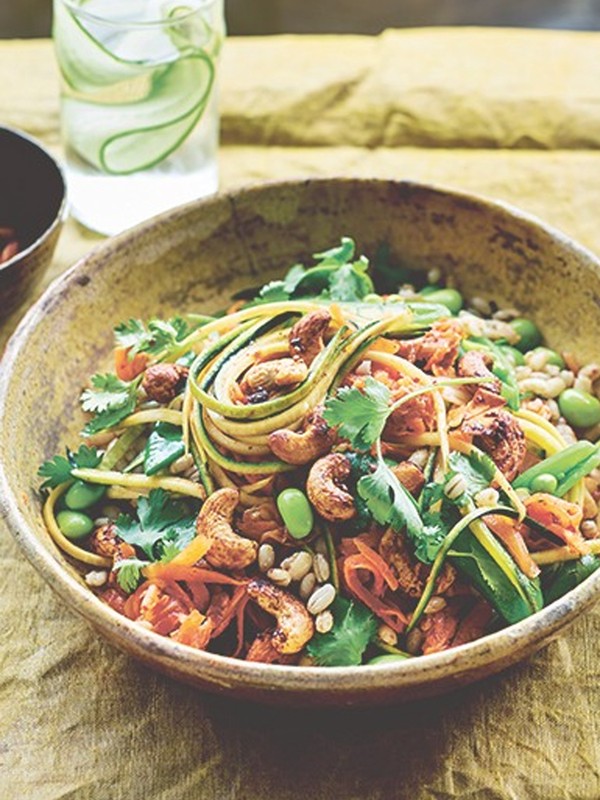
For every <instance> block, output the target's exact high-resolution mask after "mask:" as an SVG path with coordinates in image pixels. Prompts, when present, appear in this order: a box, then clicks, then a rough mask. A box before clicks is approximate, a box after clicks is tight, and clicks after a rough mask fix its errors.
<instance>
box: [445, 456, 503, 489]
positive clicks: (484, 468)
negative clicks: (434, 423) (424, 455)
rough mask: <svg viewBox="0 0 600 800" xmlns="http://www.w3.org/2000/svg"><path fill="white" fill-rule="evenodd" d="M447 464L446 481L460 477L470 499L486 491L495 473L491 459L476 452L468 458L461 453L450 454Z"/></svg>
mask: <svg viewBox="0 0 600 800" xmlns="http://www.w3.org/2000/svg"><path fill="white" fill-rule="evenodd" d="M448 463H449V465H450V472H449V473H448V476H447V481H449V480H451V478H453V477H454V476H455V475H462V476H463V478H464V479H465V481H466V482H467V494H468V495H469V496H470V497H474V496H475V495H476V494H478V492H481V491H482V489H487V488H488V486H489V485H490V483H491V482H492V480H493V478H494V475H495V472H496V466H495V464H494V462H493V461H492V460H491V458H489V456H486V455H485V454H483V453H482V454H479V453H478V452H476V451H473V452H472V453H471V454H470V455H468V456H466V455H463V453H456V452H454V453H450V458H449V462H448Z"/></svg>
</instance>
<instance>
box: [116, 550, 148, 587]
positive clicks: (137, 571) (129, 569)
mask: <svg viewBox="0 0 600 800" xmlns="http://www.w3.org/2000/svg"><path fill="white" fill-rule="evenodd" d="M148 563H149V562H148V561H141V560H140V559H139V558H124V559H123V561H119V562H118V563H117V564H116V565H115V573H116V576H117V583H118V584H119V586H120V587H121V589H123V591H124V592H127V594H132V593H133V592H135V590H136V589H137V587H138V585H139V583H140V580H141V578H142V569H143V568H144V567H146V566H147V565H148Z"/></svg>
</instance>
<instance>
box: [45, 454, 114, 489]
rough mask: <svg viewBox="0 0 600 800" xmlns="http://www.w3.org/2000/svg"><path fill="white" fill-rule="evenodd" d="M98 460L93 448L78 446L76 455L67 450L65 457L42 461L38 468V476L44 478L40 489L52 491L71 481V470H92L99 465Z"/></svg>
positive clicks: (98, 457)
mask: <svg viewBox="0 0 600 800" xmlns="http://www.w3.org/2000/svg"><path fill="white" fill-rule="evenodd" d="M100 458H101V457H100V456H99V455H98V452H97V450H96V448H95V447H88V446H87V445H85V444H82V445H80V446H79V450H77V452H76V453H73V452H71V451H70V450H69V449H67V455H66V457H65V456H54V457H53V458H51V459H49V460H48V461H44V463H43V464H42V466H41V467H40V468H39V470H38V475H39V476H40V477H41V478H46V480H45V481H44V482H43V483H42V485H41V487H40V488H42V489H53V488H54V487H55V486H59V485H60V484H61V483H65V482H66V481H69V480H71V470H73V469H75V468H76V467H79V468H81V469H85V468H91V469H93V468H94V467H97V466H98V464H99V463H100Z"/></svg>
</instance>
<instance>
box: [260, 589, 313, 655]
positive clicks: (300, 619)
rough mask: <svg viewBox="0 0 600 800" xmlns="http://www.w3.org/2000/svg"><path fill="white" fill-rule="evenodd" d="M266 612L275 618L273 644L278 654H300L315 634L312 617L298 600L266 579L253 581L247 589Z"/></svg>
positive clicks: (272, 635) (271, 640) (271, 641)
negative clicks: (275, 625)
mask: <svg viewBox="0 0 600 800" xmlns="http://www.w3.org/2000/svg"><path fill="white" fill-rule="evenodd" d="M246 591H247V592H248V595H249V596H250V598H251V599H252V600H255V601H256V602H257V603H258V605H259V606H260V608H262V609H263V611H266V612H267V614H271V616H273V617H275V619H276V620H277V627H276V628H275V630H274V631H273V633H272V634H271V639H270V643H271V644H272V646H273V647H274V648H275V650H277V652H278V653H282V654H287V653H299V652H300V650H302V648H303V647H304V645H305V644H306V643H307V642H308V641H309V640H310V639H311V638H312V636H313V634H314V632H315V626H314V622H313V620H312V617H311V616H310V614H309V613H308V611H307V610H306V606H304V605H303V604H302V603H301V602H300V600H298V598H297V597H294V595H293V594H290V593H289V592H286V591H285V590H284V589H280V588H279V587H278V586H273V584H272V583H269V582H268V581H265V580H260V579H256V580H252V581H250V583H249V584H248V588H247V590H246Z"/></svg>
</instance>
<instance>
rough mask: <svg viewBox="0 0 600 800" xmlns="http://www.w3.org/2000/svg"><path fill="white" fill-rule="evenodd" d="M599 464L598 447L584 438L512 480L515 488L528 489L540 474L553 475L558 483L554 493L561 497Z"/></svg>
mask: <svg viewBox="0 0 600 800" xmlns="http://www.w3.org/2000/svg"><path fill="white" fill-rule="evenodd" d="M599 465H600V447H599V446H598V445H597V444H592V442H588V441H586V440H583V441H580V442H575V443H574V444H572V445H569V447H565V449H564V450H561V451H560V452H558V453H555V454H554V455H553V456H549V457H548V458H545V459H544V460H543V461H540V463H539V464H536V465H535V466H534V467H531V468H530V469H528V470H525V472H523V473H521V475H519V476H517V478H515V480H514V481H513V488H515V489H521V488H523V489H530V488H531V484H532V482H533V481H534V480H535V479H536V478H538V477H539V476H540V475H553V476H554V477H555V478H556V479H557V481H558V485H557V487H556V490H555V491H554V494H555V495H556V496H557V497H562V496H563V495H564V494H566V492H568V491H569V489H571V488H572V487H573V486H575V484H576V483H577V482H578V481H580V480H581V479H582V478H585V476H586V475H589V474H590V472H591V471H592V470H593V469H595V468H596V467H597V466H599Z"/></svg>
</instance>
